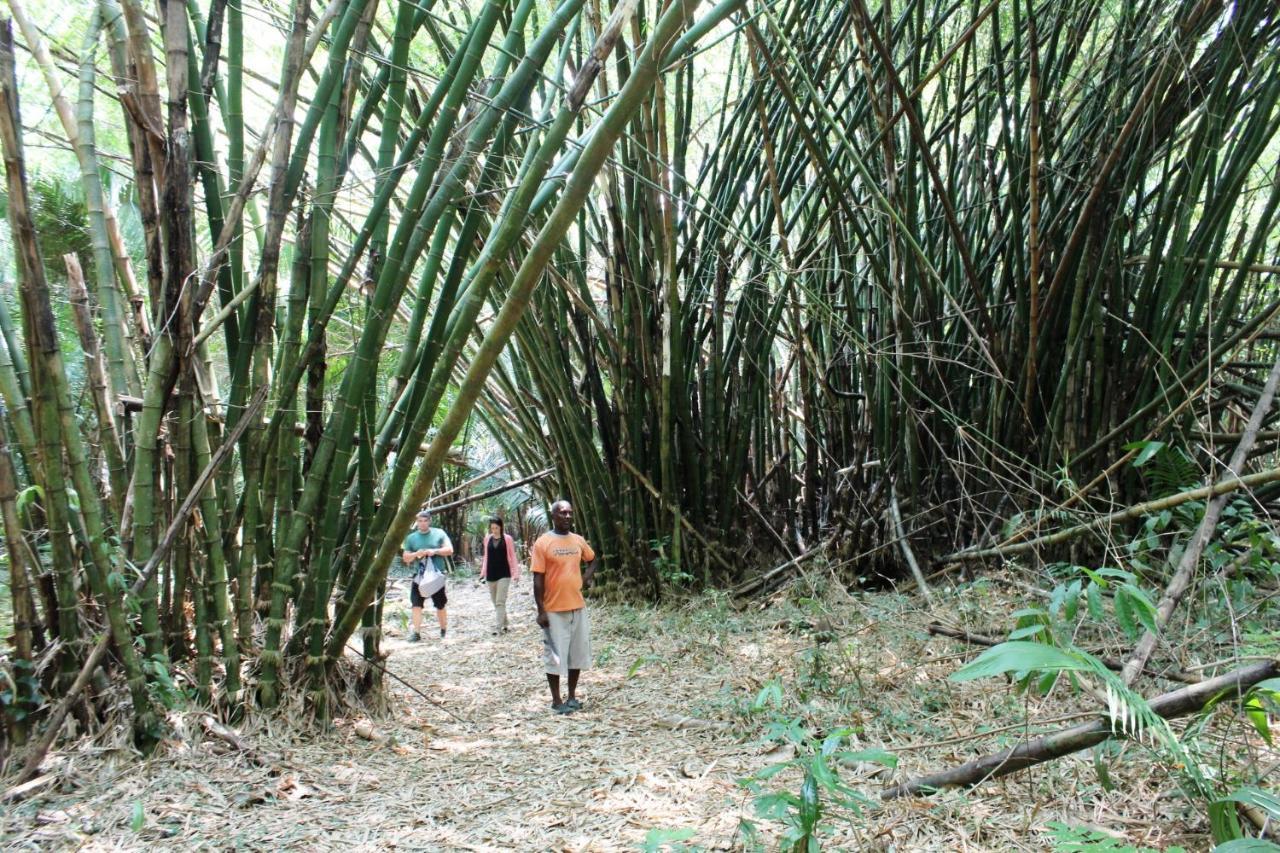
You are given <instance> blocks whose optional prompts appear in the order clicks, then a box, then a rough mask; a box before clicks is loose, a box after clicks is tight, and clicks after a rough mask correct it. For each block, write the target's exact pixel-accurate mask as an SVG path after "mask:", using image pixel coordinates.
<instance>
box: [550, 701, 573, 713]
mask: <svg viewBox="0 0 1280 853" xmlns="http://www.w3.org/2000/svg"><path fill="white" fill-rule="evenodd" d="M551 712H552V713H553V714H560V715H561V716H563V715H565V714H572V713H573V706H572V705H570V704H569V703H568V702H561V703H560V704H559V705H552V706H551Z"/></svg>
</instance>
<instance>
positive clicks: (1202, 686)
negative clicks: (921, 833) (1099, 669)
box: [880, 660, 1280, 800]
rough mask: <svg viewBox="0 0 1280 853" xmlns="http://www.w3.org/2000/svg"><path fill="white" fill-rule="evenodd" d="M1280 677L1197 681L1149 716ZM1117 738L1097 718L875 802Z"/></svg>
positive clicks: (1256, 673)
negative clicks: (1197, 682)
mask: <svg viewBox="0 0 1280 853" xmlns="http://www.w3.org/2000/svg"><path fill="white" fill-rule="evenodd" d="M1277 674H1280V661H1274V660H1269V661H1266V662H1264V663H1257V664H1253V665H1252V666H1246V667H1242V668H1240V669H1237V670H1235V671H1233V672H1229V673H1227V674H1226V675H1221V676H1218V677H1217V678H1214V679H1211V680H1209V681H1202V682H1201V683H1199V684H1193V685H1191V686H1189V687H1183V688H1181V689H1179V690H1174V691H1172V692H1170V693H1165V694H1162V695H1160V696H1157V697H1155V698H1154V699H1151V700H1150V702H1149V704H1150V705H1151V710H1152V711H1153V712H1154V713H1155V714H1156V715H1157V716H1159V717H1163V718H1164V719H1166V720H1170V719H1173V718H1175V717H1181V716H1185V715H1186V714H1190V713H1193V712H1195V711H1199V710H1200V709H1201V708H1203V707H1204V706H1205V705H1206V704H1208V703H1209V702H1210V701H1214V700H1221V699H1222V698H1223V697H1224V694H1226V695H1232V696H1234V697H1235V698H1239V697H1241V696H1243V695H1244V694H1245V692H1246V691H1247V690H1248V689H1249V688H1250V687H1252V686H1253V685H1255V684H1257V683H1258V682H1259V681H1263V680H1265V679H1268V678H1272V677H1274V676H1275V675H1277ZM1115 735H1116V731H1115V729H1114V727H1113V725H1112V722H1111V720H1109V719H1107V718H1105V716H1104V717H1100V718H1099V719H1097V720H1094V721H1093V722H1089V723H1081V724H1080V725H1078V726H1072V727H1071V728H1069V729H1063V730H1061V731H1058V732H1053V733H1052V734H1047V735H1041V736H1040V737H1037V738H1034V739H1032V740H1029V741H1027V742H1025V743H1022V744H1019V745H1018V746H1015V747H1013V748H1012V749H1006V750H1002V751H1000V752H997V753H994V754H992V755H986V756H983V757H982V758H976V759H974V760H973V761H969V762H966V763H965V764H962V765H960V766H959V767H956V768H954V769H951V770H944V771H942V772H941V773H931V774H929V775H927V776H918V777H916V778H915V779H911V780H910V781H907V782H903V783H901V784H899V785H894V786H893V787H892V788H886V789H885V790H884V791H881V792H880V798H881V799H884V800H892V799H896V798H898V797H905V796H912V795H914V796H923V795H928V794H932V793H933V792H935V791H937V790H940V789H942V788H961V787H969V786H972V785H978V784H981V783H982V782H985V781H987V780H988V779H998V778H1000V777H1001V776H1007V775H1009V774H1010V773H1016V772H1017V771H1019V770H1024V769H1026V768H1028V767H1033V766H1035V765H1037V764H1043V763H1044V762H1046V761H1052V760H1053V759H1055V758H1061V757H1062V756H1064V755H1070V754H1071V753H1073V752H1079V751H1080V750H1082V749H1088V748H1089V747H1091V746H1095V745H1097V744H1099V743H1102V742H1103V741H1105V740H1109V739H1111V738H1112V737H1114V736H1115Z"/></svg>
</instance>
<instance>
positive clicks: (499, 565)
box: [480, 517, 520, 637]
mask: <svg viewBox="0 0 1280 853" xmlns="http://www.w3.org/2000/svg"><path fill="white" fill-rule="evenodd" d="M483 550H484V556H483V557H481V558H480V577H481V578H482V579H483V580H484V581H486V582H487V583H488V584H489V598H490V599H491V600H492V601H493V611H494V627H493V635H494V636H495V637H496V636H498V634H499V633H503V634H505V633H507V588H508V587H510V586H511V582H512V581H513V580H518V579H519V578H520V564H519V563H517V562H516V543H515V542H514V541H513V540H512V539H511V537H510V536H508V535H507V534H506V533H505V532H503V527H502V519H500V518H497V517H494V518H491V519H489V532H488V534H486V535H485V537H484V547H483Z"/></svg>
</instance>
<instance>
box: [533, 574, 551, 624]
mask: <svg viewBox="0 0 1280 853" xmlns="http://www.w3.org/2000/svg"><path fill="white" fill-rule="evenodd" d="M546 588H547V578H546V575H544V574H543V573H542V572H534V573H533V603H534V604H536V605H538V624H539V625H541V626H542V627H543V628H545V627H547V625H548V624H549V622H548V620H547V610H546V608H545V607H543V605H542V597H543V595H544V594H545V592H546Z"/></svg>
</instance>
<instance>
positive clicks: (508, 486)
mask: <svg viewBox="0 0 1280 853" xmlns="http://www.w3.org/2000/svg"><path fill="white" fill-rule="evenodd" d="M555 470H556V469H555V468H548V469H546V470H545V471H539V472H538V473H536V474H530V475H529V476H528V477H523V478H521V479H519V480H512V481H511V482H510V483H503V484H502V485H501V486H497V487H495V488H492V489H488V490H487V491H483V492H480V493H478V494H474V495H471V496H469V497H465V498H462V499H460V500H456V501H453V502H451V503H447V504H441V505H440V506H433V507H427V509H430V510H431V511H432V512H444V511H445V510H448V509H457V508H458V507H460V506H467V505H468V504H473V503H475V502H476V501H482V500H484V499H485V498H491V497H493V496H494V495H500V494H502V493H503V492H509V491H511V490H512V489H518V488H519V487H520V486H524V485H527V484H529V483H532V482H534V481H535V480H541V479H542V478H543V477H545V476H547V475H548V474H551V473H552V472H554V471H555Z"/></svg>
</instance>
